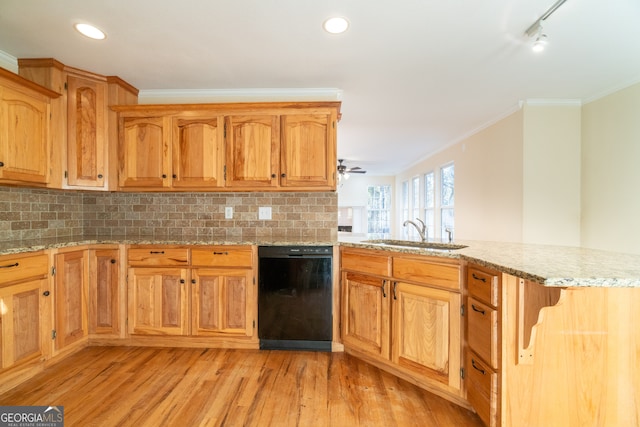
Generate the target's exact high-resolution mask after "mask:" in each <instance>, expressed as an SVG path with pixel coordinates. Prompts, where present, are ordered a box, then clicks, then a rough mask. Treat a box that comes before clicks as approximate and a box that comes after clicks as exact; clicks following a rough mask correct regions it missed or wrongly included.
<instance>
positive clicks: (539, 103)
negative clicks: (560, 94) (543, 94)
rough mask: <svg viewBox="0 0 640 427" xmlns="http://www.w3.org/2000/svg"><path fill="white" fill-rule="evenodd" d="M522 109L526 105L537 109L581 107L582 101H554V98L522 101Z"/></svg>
mask: <svg viewBox="0 0 640 427" xmlns="http://www.w3.org/2000/svg"><path fill="white" fill-rule="evenodd" d="M519 104H520V108H522V107H523V106H525V105H529V106H536V107H581V106H582V100H580V99H553V98H549V99H546V98H531V99H525V100H524V101H520V102H519Z"/></svg>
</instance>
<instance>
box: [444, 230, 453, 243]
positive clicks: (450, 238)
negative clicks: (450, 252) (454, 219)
mask: <svg viewBox="0 0 640 427" xmlns="http://www.w3.org/2000/svg"><path fill="white" fill-rule="evenodd" d="M444 231H445V233H447V234H448V235H449V243H452V242H453V230H451V229H450V228H448V227H447V228H445V229H444Z"/></svg>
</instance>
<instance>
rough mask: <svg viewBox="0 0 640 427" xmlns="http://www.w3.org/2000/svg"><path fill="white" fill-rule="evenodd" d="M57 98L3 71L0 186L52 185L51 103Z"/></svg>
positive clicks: (0, 86) (0, 79) (0, 83)
mask: <svg viewBox="0 0 640 427" xmlns="http://www.w3.org/2000/svg"><path fill="white" fill-rule="evenodd" d="M58 96H59V94H57V93H55V92H53V91H50V90H47V89H45V88H44V87H40V86H38V85H36V84H33V83H32V82H30V81H28V80H25V79H24V78H21V77H20V76H17V75H16V74H13V73H11V72H9V71H6V70H4V69H2V68H0V182H5V183H9V184H32V185H37V186H44V185H46V184H47V183H48V182H49V178H50V166H51V163H50V160H49V153H50V151H51V139H50V124H51V100H52V99H55V98H56V97H58Z"/></svg>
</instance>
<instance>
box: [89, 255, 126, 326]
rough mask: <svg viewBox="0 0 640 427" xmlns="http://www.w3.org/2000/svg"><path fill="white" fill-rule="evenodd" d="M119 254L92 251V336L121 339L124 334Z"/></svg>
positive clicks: (90, 313)
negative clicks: (103, 335) (121, 317)
mask: <svg viewBox="0 0 640 427" xmlns="http://www.w3.org/2000/svg"><path fill="white" fill-rule="evenodd" d="M119 273H120V262H119V251H118V250H117V249H92V250H90V251H89V278H90V279H89V283H90V288H89V301H90V303H89V333H90V334H108V335H114V336H117V335H118V334H119V332H120V324H119V318H120V315H119V314H120V310H119V305H120V298H119V296H120V295H119V286H118V285H119Z"/></svg>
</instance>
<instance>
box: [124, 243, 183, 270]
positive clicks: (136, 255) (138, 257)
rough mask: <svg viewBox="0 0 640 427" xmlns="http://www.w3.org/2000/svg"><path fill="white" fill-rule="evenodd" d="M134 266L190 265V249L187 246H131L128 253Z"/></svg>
mask: <svg viewBox="0 0 640 427" xmlns="http://www.w3.org/2000/svg"><path fill="white" fill-rule="evenodd" d="M128 259H129V265H130V266H132V267H145V266H151V267H156V266H165V265H167V266H173V265H189V249H187V248H177V249H176V248H163V247H149V248H131V249H129V254H128Z"/></svg>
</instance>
